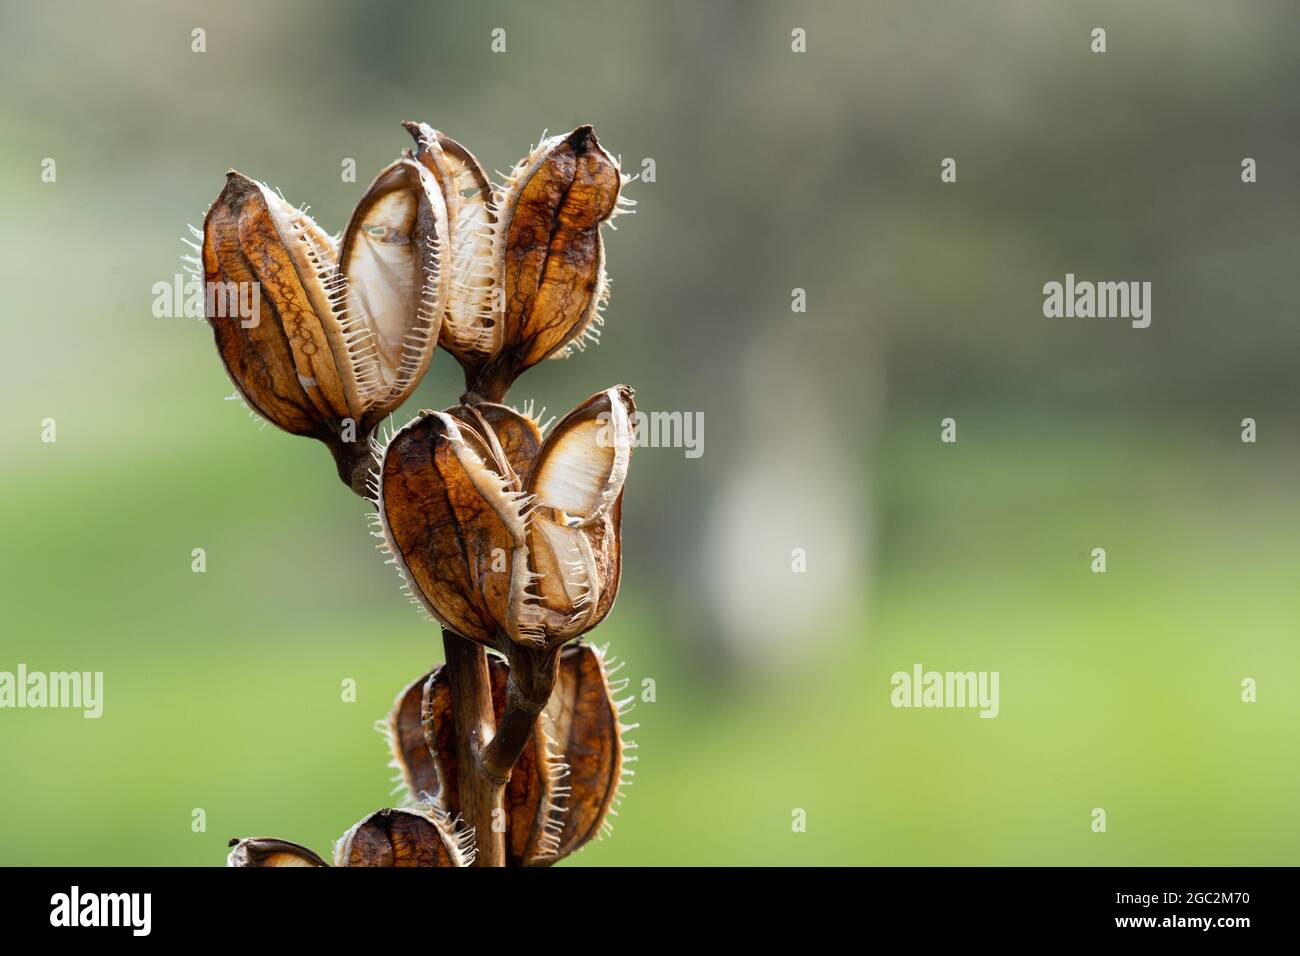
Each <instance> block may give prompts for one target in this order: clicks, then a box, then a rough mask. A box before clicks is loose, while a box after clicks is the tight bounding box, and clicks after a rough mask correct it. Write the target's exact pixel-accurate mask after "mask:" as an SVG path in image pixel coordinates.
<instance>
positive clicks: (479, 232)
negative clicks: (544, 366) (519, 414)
mask: <svg viewBox="0 0 1300 956" xmlns="http://www.w3.org/2000/svg"><path fill="white" fill-rule="evenodd" d="M406 128H407V130H408V131H410V133H411V135H412V136H413V137H415V140H416V152H415V156H416V158H417V159H419V161H420V162H421V163H423V164H424V166H425V168H427V169H428V170H429V171H430V172H431V173H432V174H433V175H434V176H435V177H436V178H437V179H438V181H439V182H440V183H441V184H443V189H444V193H445V194H446V195H447V196H448V200H447V206H448V213H449V217H450V221H451V244H450V247H451V257H450V261H451V265H450V269H451V272H452V273H453V276H454V278H453V281H452V285H451V289H450V298H449V300H448V303H447V309H446V315H445V319H444V322H443V327H442V335H441V344H442V346H443V348H445V349H447V350H448V351H449V352H451V353H452V354H454V355H455V356H456V358H457V359H458V360H459V361H460V363H461V365H462V367H463V368H464V370H465V382H466V389H467V391H468V392H470V393H472V394H476V395H479V396H482V397H483V398H485V399H487V400H489V401H501V400H502V399H503V398H504V397H505V394H506V392H507V391H508V390H509V388H510V385H511V383H513V382H514V380H515V379H516V378H517V377H518V376H519V375H520V374H521V373H522V372H523V371H524V370H525V369H528V368H530V367H531V366H533V365H536V364H537V363H538V362H540V361H541V360H542V359H545V358H562V357H565V356H567V355H569V354H570V353H571V352H572V350H574V349H582V348H584V347H585V345H586V344H587V343H588V342H594V341H595V340H596V338H597V337H598V336H599V334H600V332H599V326H600V324H601V318H600V311H601V309H602V308H603V307H604V304H605V302H606V301H607V299H608V295H609V283H608V279H607V277H606V275H605V253H604V247H603V243H602V239H601V235H600V227H601V225H602V224H604V223H605V222H607V221H608V220H609V219H610V218H611V217H612V216H613V215H614V214H615V212H616V211H618V210H619V209H620V196H619V192H620V189H621V188H622V185H623V183H624V181H625V177H624V176H623V174H622V173H621V172H620V170H619V167H618V163H617V162H616V161H615V160H614V158H613V157H612V156H610V155H609V153H607V152H606V151H605V150H604V149H603V148H602V147H601V145H600V143H599V142H598V141H597V139H596V134H595V132H594V131H593V130H592V128H591V127H590V126H579V127H578V128H577V129H575V130H574V131H573V132H571V133H568V134H565V135H561V136H553V137H551V138H550V139H547V140H544V141H543V142H542V143H541V144H540V145H538V146H537V147H536V148H535V149H534V150H533V151H532V152H530V153H529V154H528V155H527V156H525V157H524V158H523V159H522V160H520V161H519V162H518V163H517V164H516V165H515V167H514V169H513V170H512V172H511V174H510V176H509V177H508V178H507V180H506V182H505V183H504V184H503V185H502V186H501V187H500V188H499V189H497V190H496V191H495V192H489V191H488V189H487V188H486V187H487V178H486V176H485V175H484V174H483V171H482V168H481V167H480V166H479V164H478V162H477V160H475V159H474V157H473V155H471V154H470V153H469V152H468V151H467V150H466V149H465V148H464V147H462V146H461V145H460V144H459V143H456V142H455V141H454V140H452V139H449V138H448V137H446V136H444V135H443V134H441V133H439V132H437V131H436V130H434V129H433V128H431V127H430V126H428V125H426V124H422V123H420V124H417V123H407V124H406ZM453 195H454V198H453ZM628 206H630V203H628V202H626V201H622V208H624V209H626V208H627V207H628Z"/></svg>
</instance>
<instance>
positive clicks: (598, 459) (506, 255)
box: [195, 123, 636, 867]
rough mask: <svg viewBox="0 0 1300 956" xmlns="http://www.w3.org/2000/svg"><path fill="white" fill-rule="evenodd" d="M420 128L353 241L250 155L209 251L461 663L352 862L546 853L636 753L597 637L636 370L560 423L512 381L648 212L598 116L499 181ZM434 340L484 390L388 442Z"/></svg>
mask: <svg viewBox="0 0 1300 956" xmlns="http://www.w3.org/2000/svg"><path fill="white" fill-rule="evenodd" d="M404 125H405V127H406V129H407V130H408V132H409V133H410V134H411V135H412V137H413V138H414V140H415V145H414V148H412V149H408V150H406V151H404V153H403V155H402V156H401V157H400V158H399V159H397V160H396V161H395V162H394V163H393V164H391V165H390V166H388V167H387V168H386V169H384V170H383V171H382V172H381V173H380V174H379V175H378V176H377V177H376V178H375V180H374V182H373V183H371V185H370V186H369V187H368V188H367V190H366V191H365V193H364V194H363V196H362V198H361V200H360V202H358V203H357V206H356V209H355V211H354V212H353V214H352V217H351V219H350V221H349V222H348V224H347V226H346V227H345V228H344V230H343V231H342V232H341V233H340V234H339V235H338V236H337V237H332V236H330V235H329V234H327V233H326V232H325V231H324V230H323V229H321V227H320V226H318V225H317V224H316V222H315V221H314V220H313V219H312V218H311V217H310V216H309V215H308V214H307V211H306V209H299V208H297V207H294V206H292V205H290V204H289V203H288V202H287V201H286V200H285V199H284V198H283V197H282V196H281V195H280V194H279V193H278V192H276V191H274V190H272V189H270V188H269V187H267V186H266V185H265V184H262V183H258V182H256V181H254V180H252V179H249V178H247V177H245V176H242V175H240V174H239V173H236V172H231V173H230V174H229V175H228V176H227V181H226V186H225V188H224V190H223V191H222V192H221V195H220V196H218V197H217V200H216V201H215V202H214V203H213V204H212V206H211V207H210V209H209V210H208V213H207V215H206V217H205V220H204V227H203V230H202V233H201V236H202V246H201V248H200V250H199V251H200V253H201V257H200V258H199V259H198V260H195V262H196V265H197V266H198V267H200V268H201V270H202V273H203V277H204V279H205V280H206V282H207V284H208V290H209V294H208V296H207V308H206V317H207V320H208V322H209V324H210V325H211V327H212V331H213V335H214V337H215V341H216V344H217V350H218V353H219V354H220V356H221V359H222V361H223V363H224V364H225V367H226V370H227V371H228V373H229V374H230V377H231V379H232V380H233V381H234V383H235V386H236V388H237V390H238V392H239V394H240V395H241V396H242V397H243V398H244V400H245V402H246V403H247V404H248V406H249V407H250V409H252V410H253V411H254V412H256V413H258V414H260V415H261V416H262V417H264V418H265V419H266V420H268V421H270V422H272V423H273V424H275V425H277V426H278V427H280V428H282V429H283V430H285V431H287V432H290V433H292V434H296V435H304V436H309V437H313V438H316V439H318V440H320V441H322V442H324V443H325V444H326V445H327V446H328V447H329V448H330V450H331V452H332V453H333V455H334V458H335V461H336V464H337V467H338V471H339V475H340V477H341V478H342V479H343V480H344V482H345V483H347V484H348V485H349V486H350V487H351V488H352V489H353V490H354V491H356V492H357V493H358V494H362V495H363V496H365V497H367V498H369V499H370V500H371V501H372V503H373V504H374V506H375V514H374V515H373V533H374V534H375V535H376V536H377V537H379V538H380V539H381V547H382V548H384V549H385V550H386V551H387V552H388V553H389V555H390V562H391V563H392V564H394V565H395V566H396V568H397V570H398V572H399V573H400V574H401V576H402V578H403V581H404V586H405V587H406V588H407V589H408V591H409V595H410V597H411V599H412V600H413V601H414V602H415V603H417V604H418V605H419V606H421V607H422V608H423V609H424V610H425V611H427V612H428V614H429V615H430V616H431V617H432V618H433V619H434V620H436V621H437V622H438V623H439V624H440V625H441V626H442V630H443V642H444V648H445V649H446V650H447V663H446V664H444V665H442V666H440V667H437V668H435V669H434V670H432V671H431V672H430V673H428V674H426V675H424V676H423V677H421V678H420V679H419V680H416V681H415V682H413V683H411V684H410V685H409V686H407V687H406V688H405V689H404V690H403V691H402V693H401V694H399V695H398V698H397V700H396V703H395V705H394V709H393V712H392V714H391V715H390V716H389V718H388V721H387V723H386V724H385V728H386V730H387V733H388V736H389V740H390V744H391V749H392V752H393V756H394V762H395V765H396V766H397V767H398V768H399V769H400V771H401V775H402V779H403V781H404V783H405V784H406V786H407V788H408V790H409V792H410V795H411V802H410V805H407V806H402V807H397V808H390V809H384V810H379V811H376V812H374V813H372V814H370V815H368V816H366V817H365V818H364V819H362V820H361V821H359V822H358V823H357V824H356V825H355V826H353V827H352V828H351V829H349V830H348V831H347V832H346V833H344V834H343V836H342V837H341V838H340V839H339V840H338V841H337V843H336V844H335V847H334V853H333V856H332V860H333V865H335V866H464V865H470V864H474V863H477V865H511V866H539V865H549V864H551V863H554V862H555V861H557V860H559V859H562V858H564V857H565V856H568V855H569V854H571V853H573V852H575V851H576V850H578V849H579V848H581V847H582V846H583V845H585V844H586V843H587V842H589V841H590V840H591V839H592V838H593V837H594V836H596V835H597V834H599V833H600V832H601V831H602V829H603V828H607V827H608V817H609V815H610V814H611V813H613V812H614V810H613V808H614V806H615V805H616V803H617V801H618V794H619V788H620V785H621V784H624V783H626V782H627V780H628V778H629V777H630V774H631V771H630V770H628V769H627V764H628V763H630V762H631V761H632V759H634V758H630V757H628V756H627V754H626V751H627V750H628V749H629V748H630V746H631V745H630V744H628V743H627V742H625V741H624V739H623V731H624V729H625V728H624V727H623V725H622V724H621V723H620V722H619V711H620V707H621V706H622V705H621V704H620V703H616V702H615V700H614V696H615V694H616V692H617V691H618V690H619V689H620V688H619V687H618V684H617V683H615V684H613V685H611V683H610V681H609V674H610V670H609V668H608V667H607V663H606V661H605V659H604V657H603V656H602V654H601V653H599V652H598V651H597V650H596V649H595V648H594V647H593V646H592V645H591V644H588V643H586V642H583V641H580V640H577V639H578V638H581V637H582V636H583V635H584V634H587V633H589V632H590V631H591V630H593V629H594V628H595V627H596V626H597V625H599V624H600V623H601V621H603V620H604V618H605V617H606V615H607V614H608V613H609V611H610V609H611V607H612V606H613V603H614V599H615V597H616V596H617V594H618V588H619V582H620V578H621V575H622V541H621V517H622V503H623V490H624V484H625V480H626V478H627V473H628V467H629V464H630V461H631V453H632V446H633V433H634V429H633V422H634V420H635V415H636V408H635V403H634V400H633V392H632V389H630V388H628V387H627V386H624V385H617V386H614V387H612V388H609V389H606V390H605V391H602V392H598V393H597V394H595V395H592V396H591V397H590V398H588V399H587V400H586V401H584V402H582V403H581V404H579V405H578V406H577V407H576V408H574V409H573V410H572V411H571V412H569V413H568V414H567V415H564V416H563V417H562V418H561V419H560V421H559V422H558V423H556V424H555V425H554V427H552V428H550V429H549V430H547V429H544V428H543V427H542V426H541V425H540V423H539V422H538V421H537V420H536V419H535V418H533V416H532V414H531V411H522V412H521V411H518V410H516V409H514V408H512V407H510V406H508V405H507V404H505V398H506V393H507V392H508V390H509V389H510V387H511V385H512V384H513V383H514V382H515V380H516V379H517V378H518V377H519V375H520V374H522V373H523V372H524V371H526V370H527V369H528V368H531V367H532V366H534V365H536V364H537V363H538V362H540V361H542V360H543V359H546V358H560V357H564V356H567V355H569V354H571V353H572V352H574V351H575V350H581V349H583V348H584V347H585V346H586V345H587V344H589V343H591V342H594V341H596V339H597V337H598V336H599V327H600V325H601V323H602V318H601V311H602V309H603V308H604V306H605V303H606V302H607V301H608V295H609V280H608V277H607V275H606V273H605V252H604V245H603V238H602V235H601V230H602V227H603V226H604V225H605V224H607V223H608V222H609V221H610V220H611V219H612V218H613V217H614V216H616V215H618V214H619V213H623V212H628V211H630V206H631V205H632V203H631V202H630V201H629V200H627V199H626V198H625V197H623V196H622V195H621V191H622V187H623V186H624V184H625V183H626V181H627V178H628V177H625V176H624V175H623V174H622V173H621V171H620V170H619V167H618V163H617V162H616V161H615V160H614V158H613V157H612V156H611V155H610V154H609V153H607V152H606V151H605V150H604V149H603V148H602V147H601V145H600V143H599V141H598V140H597V139H596V135H595V132H594V131H593V130H592V128H591V127H590V126H580V127H578V128H577V129H575V130H573V131H572V132H570V133H567V134H562V135H559V136H553V137H550V138H544V139H543V140H542V142H541V143H539V144H538V145H537V146H536V147H535V148H533V149H532V150H530V152H529V153H528V155H527V156H525V157H524V158H523V159H522V160H520V161H519V162H518V163H517V164H516V165H515V166H514V168H513V170H512V171H511V174H510V175H509V177H508V178H507V179H506V181H505V182H504V183H503V184H502V185H500V186H498V187H495V188H494V187H493V186H492V185H491V184H490V183H489V181H488V179H487V176H486V175H485V174H484V172H483V169H482V167H481V166H480V164H479V162H478V160H477V159H475V157H474V156H473V154H472V153H470V152H469V151H468V150H467V149H465V147H463V146H462V145H460V144H459V143H457V142H456V141H455V140H453V139H451V138H450V137H448V136H446V135H444V134H443V133H440V132H438V131H437V130H435V129H433V128H432V127H430V126H428V125H427V124H423V123H406V124H404ZM196 234H197V231H196ZM214 289H215V290H217V292H216V294H214V292H213V290H214ZM232 290H233V291H232ZM250 293H251V294H250ZM232 302H233V303H236V304H239V305H242V304H251V306H252V307H251V309H247V308H242V307H241V308H236V309H232V307H231V303H232ZM437 345H441V346H442V347H443V348H444V349H446V350H447V351H448V352H450V353H451V354H452V355H453V356H454V357H455V358H456V360H457V361H458V362H459V363H460V365H461V366H462V369H463V371H464V374H465V383H466V390H465V393H464V394H463V395H462V396H461V397H460V399H459V400H458V401H457V403H456V404H454V405H451V406H450V407H448V408H446V409H445V410H444V411H431V410H424V411H421V412H420V413H419V414H418V415H416V417H415V418H414V419H413V420H411V421H410V422H409V423H408V424H407V425H405V426H403V427H401V428H399V429H398V430H397V431H396V432H395V433H394V434H393V435H392V436H391V438H390V439H389V440H388V441H387V442H386V443H385V442H381V441H380V440H379V439H378V438H377V437H376V435H377V431H378V426H379V424H380V422H381V421H382V420H383V419H384V418H386V417H387V416H388V415H390V414H391V413H392V412H394V411H395V410H396V409H397V408H398V407H399V406H400V405H401V404H402V403H403V402H404V401H405V400H406V399H407V398H409V397H410V395H411V394H412V393H413V392H414V391H415V389H416V388H417V386H418V385H419V384H420V381H421V379H422V377H423V375H424V373H425V371H426V370H427V369H428V367H429V363H430V359H431V357H432V354H433V351H434V349H435V347H436V346H437ZM544 432H545V434H543V433H544ZM466 642H468V643H466ZM569 642H574V643H569ZM488 650H490V651H492V652H494V653H491V654H488V653H487V651H488ZM453 652H454V653H453ZM624 686H626V682H624ZM623 703H624V704H625V703H626V702H623ZM498 817H499V819H498ZM231 847H232V849H231V851H230V854H229V858H228V862H229V864H230V865H231V866H237V867H280V866H327V865H330V864H328V863H327V862H326V860H325V859H324V858H322V857H321V856H318V855H317V854H316V853H314V852H313V851H312V850H310V849H307V848H306V847H303V846H300V845H298V844H295V843H290V842H288V841H285V840H279V839H273V838H263V837H255V838H248V839H244V840H235V841H232V842H231ZM485 861H487V862H485Z"/></svg>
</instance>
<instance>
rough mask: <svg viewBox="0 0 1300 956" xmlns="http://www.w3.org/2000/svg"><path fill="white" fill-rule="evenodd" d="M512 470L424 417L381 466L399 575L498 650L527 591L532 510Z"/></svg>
mask: <svg viewBox="0 0 1300 956" xmlns="http://www.w3.org/2000/svg"><path fill="white" fill-rule="evenodd" d="M508 471H509V468H508V466H507V465H506V464H505V463H504V462H501V461H494V460H492V447H491V445H490V443H489V442H488V440H487V439H486V438H484V437H483V436H482V435H481V434H479V433H478V432H477V431H476V430H475V429H474V428H472V427H471V426H469V425H467V424H465V423H463V422H458V421H457V420H456V419H454V418H452V417H451V416H450V415H448V414H446V413H445V412H421V414H420V417H418V418H416V419H415V420H414V421H412V422H411V423H410V424H408V425H407V426H406V427H404V428H402V429H401V430H400V431H398V432H397V434H395V435H394V436H393V438H392V440H391V441H390V442H389V444H388V446H387V447H386V448H385V450H384V454H383V458H382V461H381V462H380V465H379V488H378V496H377V501H376V508H377V510H378V513H379V520H380V525H381V528H382V530H383V535H384V538H385V540H386V542H387V544H388V547H389V549H390V550H391V552H392V554H393V558H394V561H395V563H396V564H397V567H398V570H399V571H400V572H401V573H402V575H403V577H404V578H405V579H406V581H407V583H408V584H409V585H410V586H411V588H412V590H413V594H414V595H415V596H416V597H417V598H418V599H419V600H420V601H421V602H422V603H423V605H424V606H425V608H426V609H427V610H428V611H429V613H430V614H432V615H433V616H434V618H436V619H437V620H438V621H439V622H441V623H442V624H443V625H444V626H445V627H448V628H450V629H451V630H453V631H455V632H456V633H458V634H460V635H462V636H463V637H466V638H469V639H470V640H473V641H477V642H479V643H481V644H485V645H488V646H490V647H497V646H499V645H500V642H499V640H498V634H499V633H500V631H501V627H502V622H503V621H504V620H505V618H506V612H507V606H508V603H509V599H510V592H511V589H512V587H514V586H518V587H523V586H524V585H525V584H526V578H524V577H523V576H524V575H526V574H527V555H526V554H525V553H524V538H525V532H526V523H527V519H526V510H525V509H526V502H525V500H524V497H523V494H522V492H520V491H518V490H516V487H515V483H514V482H513V480H512V479H511V478H510V477H509V476H508V475H507V474H506V472H508ZM516 574H518V575H519V576H520V577H521V580H520V581H519V582H515V581H514V580H513V577H512V576H513V575H516Z"/></svg>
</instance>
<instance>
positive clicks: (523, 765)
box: [387, 641, 635, 866]
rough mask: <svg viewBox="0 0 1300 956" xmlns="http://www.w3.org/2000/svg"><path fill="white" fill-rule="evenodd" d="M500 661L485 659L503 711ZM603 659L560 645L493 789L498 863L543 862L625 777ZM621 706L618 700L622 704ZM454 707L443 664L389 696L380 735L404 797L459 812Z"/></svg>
mask: <svg viewBox="0 0 1300 956" xmlns="http://www.w3.org/2000/svg"><path fill="white" fill-rule="evenodd" d="M509 670H510V668H509V665H508V664H507V663H506V662H505V661H504V660H502V659H500V658H498V657H492V658H490V660H489V674H490V679H491V687H492V703H493V710H494V713H495V717H496V720H497V721H498V722H499V721H500V720H501V718H502V716H503V714H504V713H505V709H506V694H507V690H506V683H507V677H508V675H509ZM614 698H615V690H614V685H611V683H610V680H609V675H608V671H607V668H606V665H605V660H604V658H603V657H602V655H601V654H600V652H599V651H597V650H596V648H594V647H593V646H592V645H590V644H588V643H585V642H582V641H578V642H575V643H573V644H570V645H569V646H568V647H565V648H564V650H563V651H562V652H561V655H560V661H559V667H558V672H557V675H556V682H555V689H554V691H553V692H552V694H551V698H550V701H549V702H548V703H547V705H546V708H545V709H544V711H543V712H542V714H541V715H540V716H539V717H538V718H537V721H536V724H535V726H534V729H533V733H532V735H531V737H530V738H529V740H528V743H527V745H526V746H525V747H524V749H523V752H522V754H521V755H520V758H519V760H518V762H517V763H516V764H515V767H514V771H513V772H512V773H511V775H510V781H509V783H508V784H507V785H506V789H505V793H504V795H503V807H504V810H505V823H506V832H505V848H506V863H507V865H510V866H549V865H550V864H552V863H555V862H557V861H558V860H561V859H563V858H564V857H566V856H568V855H569V854H571V853H574V852H576V851H577V850H579V849H581V848H582V847H583V846H584V845H586V844H587V843H588V842H589V841H590V840H591V839H592V838H593V837H596V836H597V835H599V834H600V833H601V832H602V829H604V828H605V827H606V824H607V818H608V816H609V814H610V813H611V812H613V809H614V807H615V806H616V805H617V803H618V800H619V795H620V787H621V786H622V785H625V784H626V783H627V782H628V780H629V779H630V776H631V770H630V769H628V767H627V764H628V763H631V762H632V761H633V760H634V759H635V758H630V757H627V756H626V751H627V750H628V749H630V747H631V746H632V745H631V744H629V743H628V742H627V741H626V740H625V739H624V731H626V730H627V729H628V728H626V727H624V726H623V725H622V724H621V723H620V722H619V710H620V704H619V703H618V702H616V701H615V699H614ZM623 704H624V705H625V704H626V702H623ZM453 722H454V709H453V703H452V694H451V688H450V686H449V680H448V677H447V673H446V668H443V667H439V668H437V669H436V670H434V671H433V673H431V674H426V675H425V676H423V677H421V678H420V679H418V680H416V681H414V682H413V683H411V684H410V685H409V686H407V687H406V688H405V689H404V690H403V691H402V693H401V694H399V695H398V697H397V700H396V701H395V702H394V705H393V710H392V713H391V714H390V715H389V717H388V721H387V736H388V741H389V745H390V747H391V748H392V753H393V758H394V765H395V766H396V767H397V768H398V769H399V770H400V771H401V774H402V780H403V782H404V783H405V785H406V787H407V790H408V792H409V793H410V794H411V795H412V797H413V798H414V799H417V800H421V801H424V802H427V803H429V804H430V805H431V806H432V807H433V808H434V809H435V811H436V812H437V813H438V814H440V815H442V816H446V817H456V816H458V815H459V814H460V813H461V812H462V800H461V795H460V772H459V768H458V767H457V763H456V760H457V757H456V745H455V728H454V723H453Z"/></svg>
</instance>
